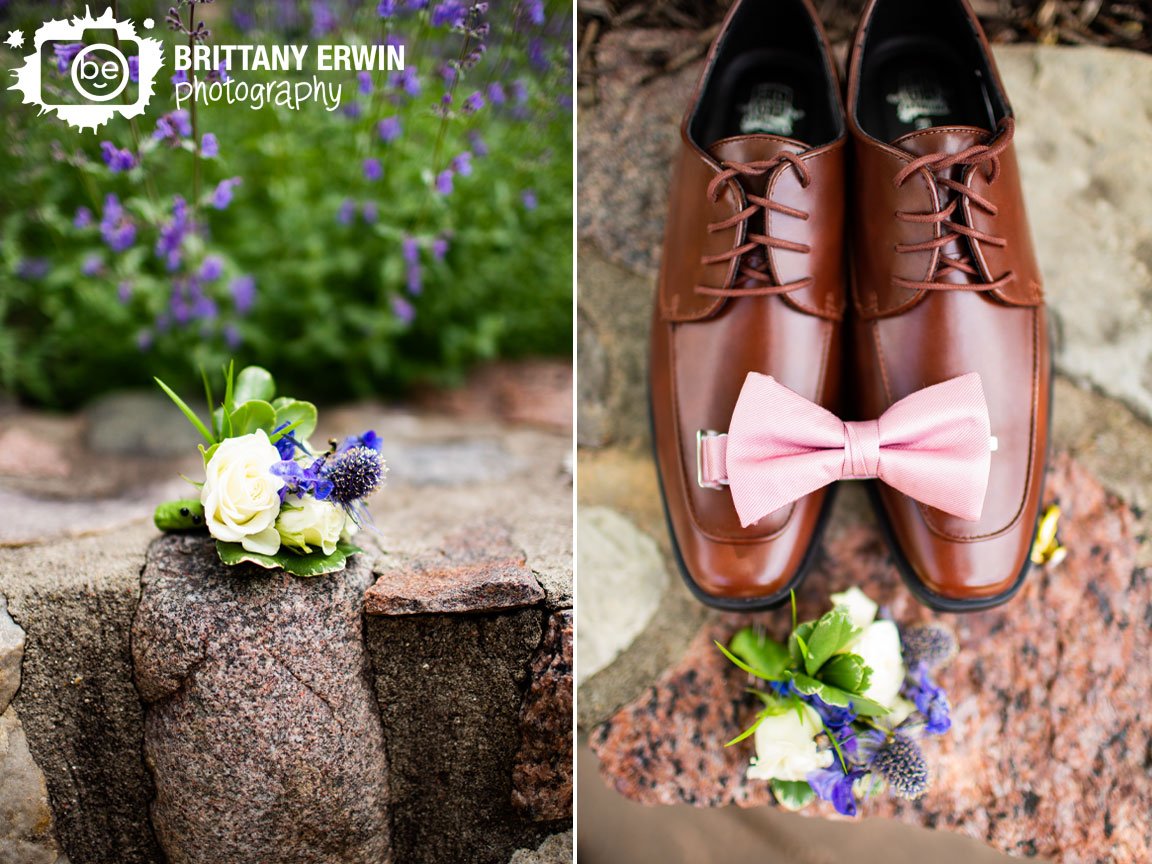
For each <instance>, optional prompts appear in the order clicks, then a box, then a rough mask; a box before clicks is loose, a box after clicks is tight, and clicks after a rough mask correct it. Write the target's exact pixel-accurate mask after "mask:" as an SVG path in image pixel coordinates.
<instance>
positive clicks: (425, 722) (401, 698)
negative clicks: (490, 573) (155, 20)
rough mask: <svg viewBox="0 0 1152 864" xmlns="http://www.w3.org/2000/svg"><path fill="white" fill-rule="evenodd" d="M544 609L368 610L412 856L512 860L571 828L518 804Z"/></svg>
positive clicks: (408, 856)
mask: <svg viewBox="0 0 1152 864" xmlns="http://www.w3.org/2000/svg"><path fill="white" fill-rule="evenodd" d="M545 614H546V613H544V612H543V611H542V610H540V609H520V610H514V611H508V612H504V613H499V614H494V615H428V616H416V615H406V616H396V617H388V616H379V615H372V616H369V617H368V621H367V632H368V648H369V652H370V654H371V658H372V666H373V670H374V672H375V676H376V677H375V682H376V694H377V698H378V701H379V703H380V706H381V711H382V712H383V716H384V726H385V728H386V729H387V730H388V762H389V768H390V771H391V774H390V784H391V793H392V824H393V838H392V840H393V847H394V850H395V855H396V860H397V861H403V862H405V864H441V862H444V861H453V862H460V864H503V862H506V861H507V860H508V858H509V856H510V855H511V854H512V852H513V851H514V850H515V849H520V848H525V847H528V846H535V845H536V844H537V843H539V842H540V840H541V839H542V838H543V837H544V836H545V835H547V834H551V833H555V832H556V831H558V830H563V827H566V826H558V825H556V824H555V823H548V822H532V821H530V820H528V819H525V818H524V817H523V816H522V815H521V814H520V813H519V812H518V811H517V810H516V808H515V807H514V805H513V803H512V771H511V766H512V763H513V760H514V758H515V756H516V751H517V747H518V742H519V740H520V706H521V703H522V701H523V698H524V694H525V692H526V691H527V688H528V684H529V681H530V675H529V665H530V663H531V660H532V657H533V656H534V654H535V652H536V648H537V646H538V645H539V644H540V639H541V636H542V635H543V624H544V617H545Z"/></svg>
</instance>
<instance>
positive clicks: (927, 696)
mask: <svg viewBox="0 0 1152 864" xmlns="http://www.w3.org/2000/svg"><path fill="white" fill-rule="evenodd" d="M910 689H911V691H912V693H911V695H912V701H913V702H915V703H916V710H917V711H919V712H920V713H921V714H923V715H924V717H925V720H926V721H927V722H926V723H925V725H924V731H925V732H927V733H928V734H929V735H943V734H944V733H945V732H947V731H948V730H949V729H951V728H952V715H951V706H950V705H949V704H948V695H947V694H946V693H945V692H944V688H942V687H937V686H936V684H935V682H933V681H932V678H931V676H930V675H929V674H928V669H927V667H925V666H923V665H921V666H920V667H919V675H918V676H917V682H916V686H914V687H912V688H910Z"/></svg>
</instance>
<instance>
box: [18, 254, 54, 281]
mask: <svg viewBox="0 0 1152 864" xmlns="http://www.w3.org/2000/svg"><path fill="white" fill-rule="evenodd" d="M51 269H52V266H51V265H50V264H49V263H48V259H46V258H25V259H24V260H23V261H21V262H20V264H19V266H18V267H17V268H16V275H17V276H19V277H20V278H21V279H29V280H37V279H43V278H44V277H45V276H47V275H48V273H49V272H50V271H51Z"/></svg>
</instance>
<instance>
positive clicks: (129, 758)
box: [0, 526, 163, 864]
mask: <svg viewBox="0 0 1152 864" xmlns="http://www.w3.org/2000/svg"><path fill="white" fill-rule="evenodd" d="M155 533H156V531H155V529H154V528H150V527H144V526H139V527H136V528H131V529H127V530H124V531H120V532H117V533H114V534H107V535H102V536H95V537H87V538H83V539H79V540H69V541H62V542H58V543H52V544H49V545H43V546H31V547H26V548H21V549H6V550H0V556H2V557H0V593H3V594H5V595H7V597H8V608H9V612H10V613H11V615H12V618H13V619H14V620H15V621H16V622H17V623H18V624H20V625H21V627H23V629H24V631H25V633H26V634H27V637H26V638H27V644H26V646H25V650H24V664H23V669H22V672H21V685H20V690H19V691H18V692H17V694H16V698H15V699H13V701H12V704H13V706H14V707H15V708H16V710H17V711H18V712H19V715H20V719H21V722H22V723H23V726H24V730H25V733H26V735H27V738H28V746H29V748H30V749H31V751H32V755H33V756H34V757H35V759H36V762H37V763H38V764H39V765H40V767H41V768H42V769H43V771H44V775H45V779H46V781H47V785H48V793H49V797H50V799H51V801H52V808H53V810H54V812H55V815H56V836H57V838H58V840H59V842H60V845H61V846H62V847H63V850H64V852H66V853H67V854H68V856H69V857H70V858H71V859H72V860H73V861H78V862H83V864H160V862H161V861H162V860H163V859H162V857H161V853H160V849H159V847H158V846H157V845H156V841H155V839H154V838H153V835H152V829H151V827H150V825H149V823H148V802H149V800H150V799H151V798H152V795H153V787H152V780H151V777H150V776H149V774H148V771H147V769H146V768H145V767H144V761H143V758H142V754H141V749H140V748H141V742H142V741H143V740H144V726H143V712H142V710H141V706H140V699H139V696H138V695H137V693H136V690H135V688H134V687H133V686H132V656H131V651H130V649H129V629H130V627H131V623H132V615H133V612H134V610H135V608H136V602H137V598H138V596H139V590H140V571H141V568H142V567H143V566H144V549H145V547H146V546H147V544H148V541H149V540H150V539H151V538H152V537H153V536H155Z"/></svg>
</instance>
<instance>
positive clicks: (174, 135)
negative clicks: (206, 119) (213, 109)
mask: <svg viewBox="0 0 1152 864" xmlns="http://www.w3.org/2000/svg"><path fill="white" fill-rule="evenodd" d="M191 134H192V118H191V116H190V115H189V114H188V112H187V111H185V110H184V109H183V108H181V109H180V110H178V111H170V112H169V113H167V114H164V115H162V116H161V117H160V119H159V120H157V121H156V131H155V132H153V133H152V137H153V138H155V139H156V140H157V141H162V140H164V139H169V140H170V141H172V142H173V143H176V142H178V141H179V140H180V139H181V138H187V137H189V136H190V135H191Z"/></svg>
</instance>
